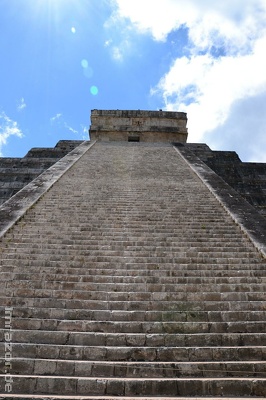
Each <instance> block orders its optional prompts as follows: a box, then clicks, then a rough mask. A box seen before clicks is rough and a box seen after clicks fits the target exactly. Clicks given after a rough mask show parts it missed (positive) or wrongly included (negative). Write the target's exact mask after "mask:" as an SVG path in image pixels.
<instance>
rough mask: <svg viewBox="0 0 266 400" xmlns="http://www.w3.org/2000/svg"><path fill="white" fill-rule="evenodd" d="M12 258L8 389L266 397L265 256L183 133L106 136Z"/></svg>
mask: <svg viewBox="0 0 266 400" xmlns="http://www.w3.org/2000/svg"><path fill="white" fill-rule="evenodd" d="M0 258H1V284H0V285H1V286H2V291H1V293H2V295H1V298H0V302H1V307H2V310H3V312H2V316H3V315H4V316H6V321H7V320H9V323H10V324H9V325H10V326H9V327H7V326H5V329H4V330H2V333H6V336H5V337H3V342H5V344H10V346H7V345H6V346H4V343H3V346H2V354H1V357H2V367H1V376H0V383H1V389H0V398H1V399H10V398H13V399H17V398H20V399H35V398H39V399H40V398H42V399H48V398H49V399H113V398H117V397H119V398H127V399H151V398H155V397H156V398H160V399H164V398H167V399H171V398H179V399H181V398H199V397H200V398H205V397H206V398H215V397H224V398H227V399H228V398H253V397H254V398H257V399H259V398H261V399H262V398H265V397H266V330H265V326H266V324H265V321H266V303H265V297H266V296H265V292H266V268H265V267H266V261H265V259H264V258H262V256H261V255H260V253H259V252H258V251H257V250H256V249H255V247H254V245H253V244H252V243H251V241H250V240H249V238H248V237H247V236H245V234H243V232H242V231H241V229H240V227H239V226H238V225H236V223H235V222H234V221H233V220H232V218H231V217H230V215H229V214H228V213H227V212H226V211H225V210H224V208H223V207H222V206H221V205H220V203H219V202H218V201H217V199H216V198H215V197H214V196H213V194H212V193H211V192H210V191H209V189H208V188H207V187H206V186H205V185H204V184H203V183H202V181H201V180H200V179H199V178H198V177H197V175H196V174H195V173H194V172H193V171H192V170H191V168H190V167H189V165H188V164H187V163H186V162H185V161H184V159H183V158H182V157H181V155H180V154H179V152H178V151H177V150H176V149H174V148H173V147H172V146H171V145H168V144H152V143H149V144H145V143H127V142H125V143H122V142H119V143H114V142H110V143H108V142H106V143H105V142H99V143H96V144H95V145H94V146H92V147H91V148H90V149H89V150H88V151H87V152H86V153H85V154H84V155H83V156H82V157H81V158H80V159H79V161H78V162H77V163H76V164H75V165H74V166H72V168H70V169H69V170H68V171H67V172H66V173H65V174H64V175H63V176H62V177H61V179H59V180H58V181H57V182H56V184H55V185H54V186H53V187H52V188H51V189H50V190H49V191H47V192H46V193H45V194H44V196H43V197H42V198H41V199H40V200H39V201H38V202H37V203H36V204H35V205H34V206H33V207H31V208H30V209H29V210H28V212H27V213H26V214H25V215H24V217H23V218H22V219H21V220H20V221H19V222H18V223H17V224H16V225H14V226H13V227H12V228H11V229H10V230H9V231H8V232H7V233H6V234H5V235H4V236H3V238H2V239H1V255H0ZM8 310H12V311H8ZM7 312H9V317H8V316H7V315H5V313H7ZM11 314H12V315H11ZM8 330H10V331H11V332H12V340H11V337H10V335H8ZM9 347H10V348H11V349H12V360H11V365H12V369H11V370H9V368H7V366H6V365H5V361H4V357H5V355H6V353H7V352H9ZM10 351H11V350H10ZM6 359H7V357H6ZM6 362H7V361H6ZM8 379H9V381H8ZM11 380H12V382H11ZM5 381H6V382H7V381H8V382H11V383H10V387H9V388H10V392H8V391H7V390H5V389H7V387H6V388H5Z"/></svg>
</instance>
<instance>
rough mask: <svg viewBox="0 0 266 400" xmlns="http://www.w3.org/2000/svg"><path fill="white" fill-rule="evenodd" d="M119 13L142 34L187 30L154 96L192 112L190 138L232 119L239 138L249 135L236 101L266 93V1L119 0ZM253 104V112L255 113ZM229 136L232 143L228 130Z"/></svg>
mask: <svg viewBox="0 0 266 400" xmlns="http://www.w3.org/2000/svg"><path fill="white" fill-rule="evenodd" d="M114 16H115V18H116V21H118V20H119V19H120V20H122V21H123V22H122V25H123V24H124V21H125V20H127V21H130V22H131V25H132V26H133V27H134V29H135V30H136V31H138V32H139V33H140V34H142V33H150V34H151V36H152V37H153V39H154V40H155V41H167V40H168V35H169V34H170V33H171V32H173V31H175V32H178V29H184V28H185V29H187V32H188V41H187V43H185V44H184V46H183V53H180V54H179V55H178V56H176V55H175V56H174V58H173V59H172V63H171V64H169V66H168V71H167V72H166V73H165V75H164V76H162V77H161V79H160V81H159V82H158V84H157V85H156V86H155V87H154V88H153V89H152V91H151V94H152V95H155V94H156V95H157V96H158V95H159V98H161V99H162V104H163V107H164V108H165V109H166V110H180V111H185V112H187V113H188V128H189V140H190V141H201V140H204V138H205V136H206V134H207V133H212V137H214V136H218V133H219V132H220V131H219V129H220V128H221V127H225V128H226V127H227V128H228V127H229V125H228V124H227V121H228V120H229V119H230V120H231V121H232V120H237V123H238V127H239V130H238V131H237V135H238V139H239V140H241V137H243V136H245V135H246V137H247V136H248V135H249V134H250V132H247V128H246V126H245V124H244V122H243V118H241V113H240V108H239V107H235V105H236V104H239V102H243V101H245V100H247V99H254V100H255V99H256V98H258V96H261V95H262V94H265V95H266V75H265V70H266V58H265V48H266V2H265V0H249V1H246V2H243V1H242V0H234V1H233V2H229V1H222V2H214V1H211V0H202V1H200V2H199V1H198V0H180V1H176V0H145V1H142V0H135V1H134V2H132V1H130V0H116V9H115V11H114ZM249 104H251V108H250V109H249V110H248V112H250V113H254V114H256V113H257V111H256V108H255V106H254V107H252V102H251V103H249ZM254 104H255V103H254ZM237 110H238V111H237ZM233 112H238V114H237V118H232V115H231V114H232V113H233ZM254 120H256V118H254ZM258 120H260V123H261V118H259V119H258ZM263 125H264V126H266V115H265V113H264V120H263ZM257 128H258V129H257V135H258V142H259V140H261V139H262V137H261V136H259V133H258V132H259V131H261V129H259V126H258V127H257ZM218 131H219V132H218ZM219 134H220V133H219ZM224 136H225V135H224ZM220 139H221V138H219V140H220ZM227 139H228V140H229V142H230V135H229V134H228V135H227ZM213 143H215V140H214V139H213ZM263 143H264V142H263ZM220 144H221V143H220ZM223 144H225V142H224V143H223ZM265 157H266V155H265ZM265 161H266V159H265Z"/></svg>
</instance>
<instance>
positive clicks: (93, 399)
mask: <svg viewBox="0 0 266 400" xmlns="http://www.w3.org/2000/svg"><path fill="white" fill-rule="evenodd" d="M0 394H1V393H0ZM4 398H5V399H12V400H15V399H22V400H25V395H24V394H11V395H10V394H6V393H5V397H4ZM117 398H118V397H117V396H86V395H85V396H80V395H77V396H75V395H71V396H62V395H54V394H53V397H52V399H53V400H54V399H56V400H117ZM237 398H238V399H239V400H246V399H247V398H248V397H246V396H245V397H242V396H237ZM30 399H41V400H50V396H49V397H44V396H42V395H38V394H36V395H34V394H27V400H30ZM119 399H123V400H158V396H157V395H155V396H148V397H147V396H137V397H136V396H119ZM187 399H191V397H187V396H186V397H182V396H178V400H187ZM220 399H221V397H220V396H219V397H214V396H208V397H200V400H220ZM224 399H226V400H235V397H228V396H226V397H224ZM264 399H265V397H258V396H256V400H264ZM160 400H176V397H171V396H167V397H165V396H160Z"/></svg>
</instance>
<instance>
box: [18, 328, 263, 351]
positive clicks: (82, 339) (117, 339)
mask: <svg viewBox="0 0 266 400" xmlns="http://www.w3.org/2000/svg"><path fill="white" fill-rule="evenodd" d="M12 342H13V343H36V344H41V343H43V344H45V343H46V344H61V345H64V344H66V343H67V344H68V345H77V346H124V347H125V346H133V345H134V346H148V347H168V346H172V347H173V346H181V347H192V346H195V347H197V348H198V347H206V346H218V347H232V346H236V347H241V346H242V347H243V346H247V347H248V346H254V345H256V346H265V345H266V333H257V332H255V333H223V334H221V333H196V334H179V333H178V334H176V333H175V334H165V335H164V334H155V333H144V334H142V333H120V332H119V333H105V332H67V331H41V330H13V331H12Z"/></svg>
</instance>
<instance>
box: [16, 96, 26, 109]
mask: <svg viewBox="0 0 266 400" xmlns="http://www.w3.org/2000/svg"><path fill="white" fill-rule="evenodd" d="M26 107H27V105H26V103H25V100H24V98H23V97H22V98H21V99H20V101H19V103H18V107H17V110H18V111H22V110H24V108H26Z"/></svg>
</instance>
